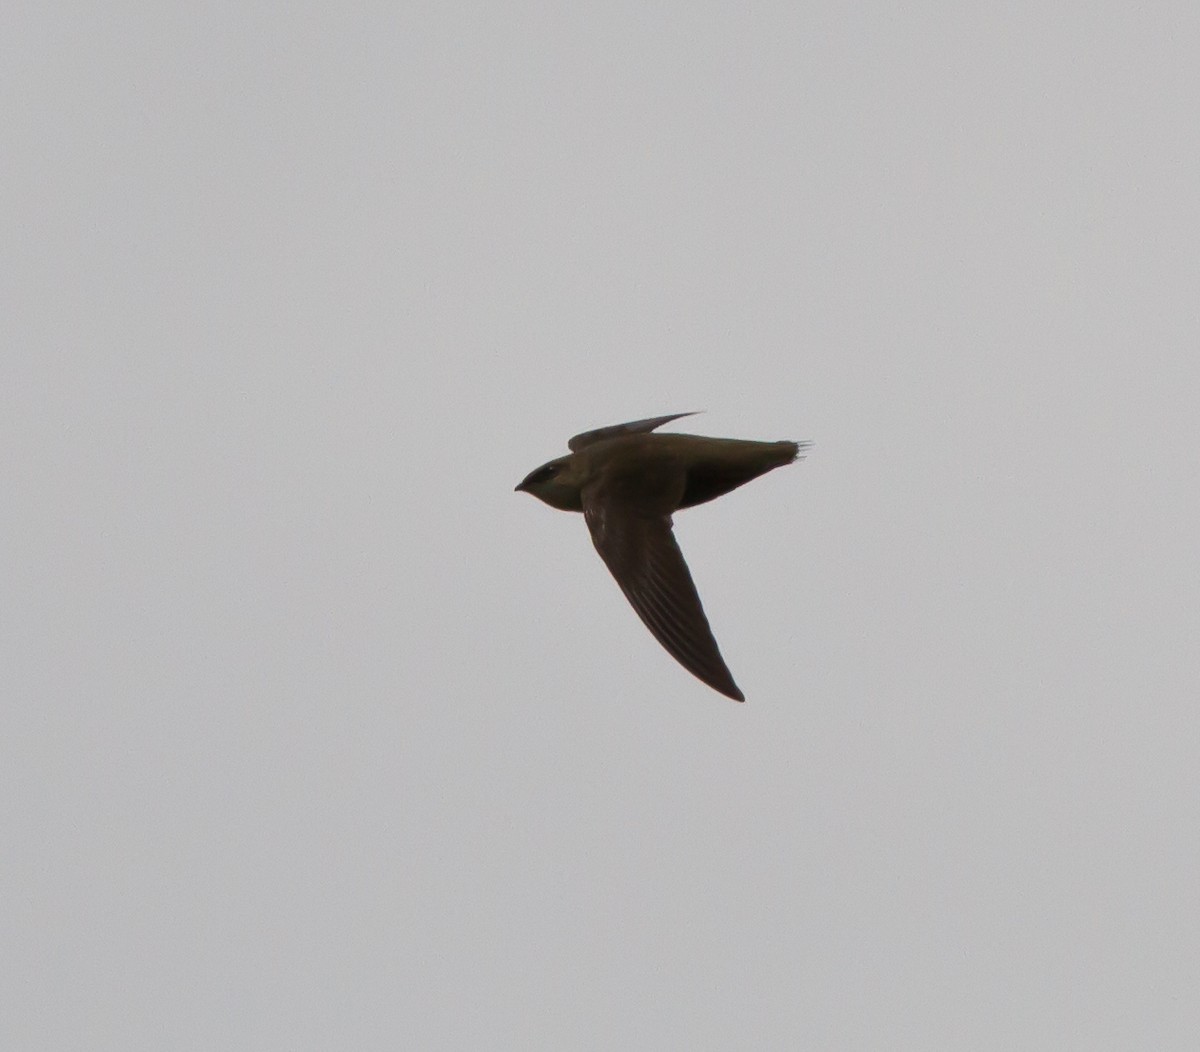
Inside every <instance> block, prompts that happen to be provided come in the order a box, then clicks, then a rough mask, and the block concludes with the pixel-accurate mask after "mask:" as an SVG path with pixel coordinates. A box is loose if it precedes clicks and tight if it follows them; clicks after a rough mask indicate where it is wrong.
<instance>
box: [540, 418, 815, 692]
mask: <svg viewBox="0 0 1200 1052" xmlns="http://www.w3.org/2000/svg"><path fill="white" fill-rule="evenodd" d="M694 415H695V414H694V413H674V414H672V415H671V416H656V417H651V418H650V419H648V420H634V421H632V422H631V423H628V424H614V425H613V426H612V427H602V428H599V429H598V430H596V431H585V432H584V433H583V434H581V435H576V436H575V437H574V438H572V439H571V441H570V442H568V443H567V447H568V448H569V449H570V450H571V453H570V454H569V455H568V456H565V457H559V458H558V459H557V460H551V461H550V462H549V463H547V464H543V465H542V466H541V467H540V468H538V469H537V470H536V471H531V472H530V473H529V474H528V475H526V476H525V478H524V479H522V480H521V483H520V485H518V486H517V487H516V490H517V492H524V493H532V494H533V495H534V496H535V497H537V498H538V500H540V501H543V502H544V503H546V504H549V505H550V507H552V508H558V509H559V510H560V511H581V512H583V518H584V521H585V522H586V523H587V526H588V529H589V530H590V531H591V534H592V543H593V544H595V546H596V551H598V552H599V553H600V558H601V559H603V560H604V563H605V565H606V566H607V567H608V569H609V571H610V572H611V573H612V575H613V577H615V578H616V581H617V584H619V585H620V586H621V591H622V592H624V593H625V598H626V599H628V600H629V603H630V605H631V606H632V607H633V609H634V611H635V612H636V613H637V615H638V617H640V618H641V619H642V621H643V623H644V624H645V625H646V627H647V628H648V629H650V632H651V633H652V634H653V636H654V638H655V639H657V640H658V641H659V642H660V643H661V644H662V645H663V647H664V648H665V649H666V651H667V653H669V654H670V655H671V656H672V657H673V658H674V659H675V660H676V661H678V662H679V663H680V664H681V665H682V666H683V667H684V668H686V669H687V670H688V671H689V672H690V673H692V675H694V676H696V677H697V678H698V679H701V680H703V681H704V682H705V683H707V684H708V685H709V686H710V687H712V688H713V689H714V690H717V691H720V692H721V693H722V694H724V695H725V696H726V697H727V698H733V700H734V701H745V696H744V695H743V694H742V692H741V691H740V690H739V689H738V686H737V684H736V683H734V681H733V676H732V675H731V674H730V672H729V669H728V668H727V667H726V665H725V661H724V659H723V658H722V657H721V652H720V650H718V649H717V641H716V640H715V639H714V638H713V634H712V630H711V629H710V628H709V627H708V618H707V617H705V616H704V608H703V607H702V606H701V605H700V596H699V595H698V594H697V592H696V586H695V585H694V584H693V583H692V575H691V574H690V573H689V572H688V568H687V563H685V562H684V561H683V553H682V552H681V551H680V550H679V545H678V544H676V542H675V534H674V533H673V532H672V530H671V515H672V514H673V513H674V512H676V511H678V510H679V509H681V508H691V507H694V506H695V505H697V504H703V503H704V502H705V501H710V500H713V499H714V498H716V497H720V496H722V495H723V494H726V493H728V492H729V491H730V490H734V489H737V487H738V486H741V485H743V484H745V483H747V482H749V481H750V480H751V479H756V478H758V476H759V475H764V474H766V473H767V472H768V471H772V470H773V469H775V468H778V467H782V466H783V465H784V464H790V463H792V461H794V460H795V459H796V458H797V457H798V456H799V455H800V452H801V450H803V449H807V448H808V445H809V443H807V442H747V441H744V440H742V439H737V438H706V437H704V436H702V435H673V434H657V435H656V434H651V432H653V431H654V430H655V428H659V427H662V425H663V424H666V423H669V422H670V421H672V420H678V419H679V418H680V417H684V416H694Z"/></svg>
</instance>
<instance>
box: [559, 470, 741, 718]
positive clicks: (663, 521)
mask: <svg viewBox="0 0 1200 1052" xmlns="http://www.w3.org/2000/svg"><path fill="white" fill-rule="evenodd" d="M583 504H584V506H583V511H584V518H585V519H586V520H587V524H588V529H589V530H590V531H591V534H592V541H593V543H594V544H595V545H596V550H597V551H598V552H599V553H600V558H602V559H603V560H604V563H605V565H606V566H607V567H608V569H609V571H610V572H611V573H612V575H613V577H614V578H615V579H616V582H617V584H618V585H620V586H621V591H622V592H624V593H625V598H626V599H628V600H629V605H630V606H632V607H633V609H634V611H635V612H636V613H637V615H638V617H640V618H641V619H642V622H643V624H645V626H646V627H647V628H648V629H650V632H651V634H652V635H653V636H654V638H655V639H657V640H658V641H659V643H661V644H662V646H663V648H664V649H665V650H666V651H667V653H669V654H670V655H671V656H672V657H673V658H674V659H675V660H676V661H678V662H679V663H680V664H681V665H682V666H683V667H684V668H686V669H687V670H688V671H689V672H690V673H692V675H694V676H695V677H697V678H698V679H700V680H702V681H703V682H705V683H707V684H708V685H709V686H710V687H712V688H713V689H714V690H717V691H720V692H721V693H722V694H724V695H725V696H726V697H729V698H733V699H734V701H744V700H745V697H744V695H743V694H742V692H741V691H740V690H739V689H738V686H737V684H736V683H734V681H733V676H732V674H731V673H730V671H729V669H728V667H727V666H726V664H725V661H724V659H723V658H722V657H721V651H720V650H719V649H718V647H717V641H716V639H715V638H713V634H712V629H711V628H710V627H709V624H708V618H707V617H706V616H705V614H704V607H703V606H702V605H701V603H700V595H699V593H697V591H696V585H695V583H694V582H693V581H692V575H691V573H690V572H689V571H688V567H687V563H686V562H685V561H684V558H683V552H681V551H680V550H679V545H678V543H676V541H675V533H674V531H673V530H672V528H671V518H670V516H666V515H646V514H639V513H638V511H637V510H636V509H635V508H633V507H632V506H630V505H628V504H621V503H614V502H611V501H608V502H606V501H604V500H603V494H602V493H596V492H593V493H591V494H588V493H585V494H584V502H583Z"/></svg>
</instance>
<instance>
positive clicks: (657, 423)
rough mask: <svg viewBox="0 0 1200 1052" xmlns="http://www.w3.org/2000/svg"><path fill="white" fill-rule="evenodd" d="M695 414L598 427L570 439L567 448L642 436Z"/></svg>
mask: <svg viewBox="0 0 1200 1052" xmlns="http://www.w3.org/2000/svg"><path fill="white" fill-rule="evenodd" d="M697 412H699V410H693V411H692V412H690V413H673V414H672V415H671V416H651V417H647V418H646V419H645V420H631V421H630V422H629V423H628V424H611V425H610V426H608V427H599V428H597V429H596V430H595V431H584V432H583V433H582V434H579V435H576V436H575V437H574V438H572V439H571V441H570V442H568V443H567V448H568V449H569V450H571V451H572V452H575V451H577V450H580V449H583V447H584V446H590V445H591V444H592V443H593V442H600V441H602V440H604V439H606V438H618V437H620V436H621V435H638V434H644V433H646V432H648V431H653V430H654V429H655V428H656V427H662V426H663V424H669V423H670V422H671V421H672V420H678V419H679V418H680V417H683V416H695V415H696V413H697Z"/></svg>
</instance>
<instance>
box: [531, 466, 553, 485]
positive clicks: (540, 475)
mask: <svg viewBox="0 0 1200 1052" xmlns="http://www.w3.org/2000/svg"><path fill="white" fill-rule="evenodd" d="M557 474H558V466H557V465H555V464H547V465H546V466H545V467H541V468H538V469H537V471H535V472H534V473H533V475H532V476H531V477H530V479H529V481H530V482H532V483H534V484H535V485H536V484H537V483H539V482H547V481H549V480H550V479H552V478H554V476H555V475H557Z"/></svg>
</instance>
